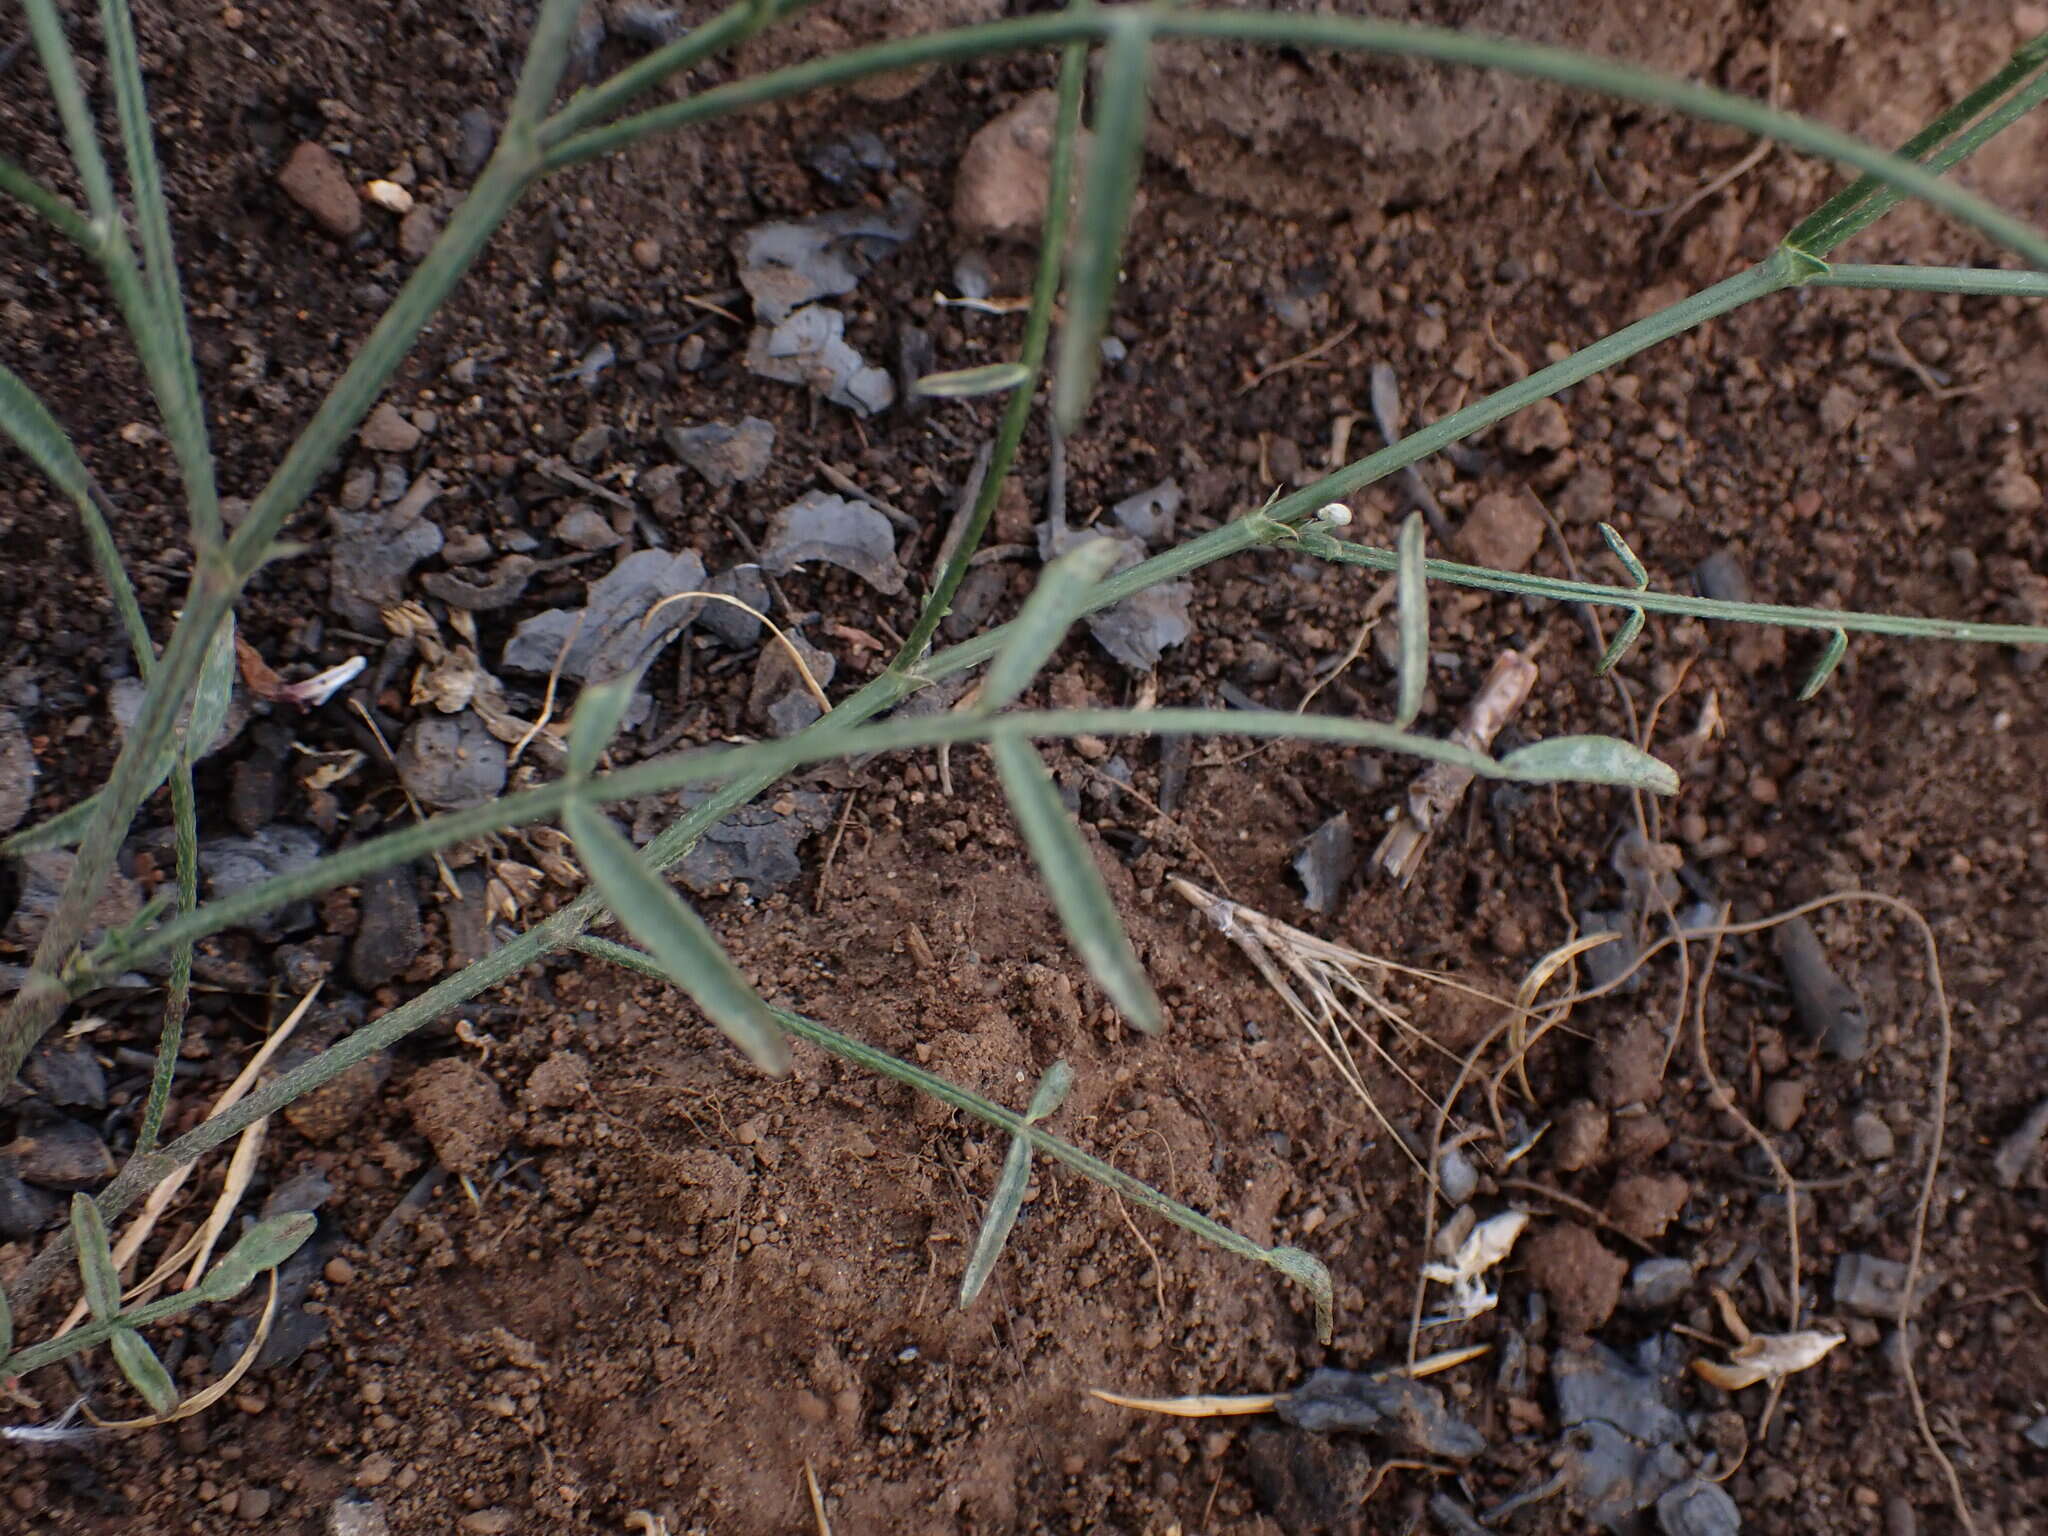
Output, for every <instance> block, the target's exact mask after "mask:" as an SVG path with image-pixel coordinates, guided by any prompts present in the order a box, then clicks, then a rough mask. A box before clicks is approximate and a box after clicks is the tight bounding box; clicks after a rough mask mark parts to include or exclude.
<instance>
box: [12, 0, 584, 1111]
mask: <svg viewBox="0 0 2048 1536" xmlns="http://www.w3.org/2000/svg"><path fill="white" fill-rule="evenodd" d="M35 3H40V4H42V5H45V6H47V4H48V0H35ZM576 9H577V4H576V0H547V4H546V7H545V8H544V9H543V11H542V13H541V19H540V21H539V22H538V23H536V25H535V28H534V34H533V40H532V43H531V45H530V46H529V49H528V53H527V62H526V67H525V69H524V70H523V71H522V73H521V81H520V86H519V90H518V92H517V95H516V98H515V111H514V113H513V115H512V117H511V118H509V119H508V121H507V123H506V127H505V131H504V133H503V134H502V135H501V136H500V139H499V143H498V149H497V152H496V153H495V154H494V155H493V156H492V157H491V161H490V163H489V165H487V166H486V167H485V169H484V173H483V175H482V176H480V177H479V178H478V179H477V182H476V185H475V186H473V187H472V188H471V189H470V192H469V195H468V196H467V197H466V198H464V199H463V201H462V204H461V206H460V207H458V208H457V209H456V211H455V215H454V217H453V218H451V219H450V220H449V222H448V227H447V229H446V230H445V231H444V232H443V234H442V236H441V238H440V240H439V241H437V242H436V243H435V246H434V249H433V251H432V252H430V253H429V255H428V257H427V259H426V260H425V261H423V262H421V263H420V265H419V267H418V268H416V269H415V270H414V272H413V275H412V277H411V278H410V279H408V280H407V282H406V284H405V286H404V287H403V288H401V289H400V290H399V292H398V295H397V297H396V298H395V299H394V300H393V301H392V304H391V307H390V308H389V309H388V310H386V311H385V312H384V315H383V317H382V318H381V319H380V320H379V321H378V322H377V324H376V326H375V327H374V328H373V329H372V330H371V332H370V335H369V337H368V338H367V339H366V340H365V342H364V343H363V347H362V350H361V351H360V352H358V353H357V355H356V358H355V360H354V361H353V362H352V363H351V364H350V365H349V367H348V369H347V371H346V372H345V373H343V375H342V377H341V379H340V381H339V382H338V383H337V384H336V385H335V387H334V389H333V390H332V391H331V392H330V393H329V394H328V396H327V397H326V399H325V400H323V401H322V402H321V404H320V407H319V409H318V410H317V411H316V412H315V413H314V416H313V419H312V421H311V422H309V423H308V424H307V426H306V428H305V430H304V431H302V432H301V433H300V434H299V436H298V438H297V440H296V441H294V442H293V444H292V446H291V448H290V449H289V450H288V451H287V452H286V454H285V457H284V462H283V463H281V464H280V465H279V466H278V469H277V472H276V473H275V474H274V475H272V476H271V479H270V482H269V483H268V484H267V485H266V486H264V488H263V490H262V492H261V493H259V495H258V496H257V498H256V500H255V502H254V503H253V504H252V505H251V507H250V509H249V513H248V515H247V516H246V517H245V518H244V519H243V521H242V523H241V526H240V527H239V528H237V530H236V531H235V535H234V537H233V538H232V539H230V540H229V542H228V544H227V545H226V547H225V549H221V550H217V551H214V552H213V553H211V554H210V555H202V556H201V557H200V558H199V559H198V560H197V561H196V562H195V569H194V575H193V583H192V591H191V594H190V595H189V597H188V600H187V602H186V607H185V616H184V617H183V618H182V619H181V620H180V621H179V622H178V624H177V626H176V628H175V629H174V630H173V631H172V633H171V638H170V642H169V643H168V644H167V645H166V646H165V648H164V655H163V660H162V662H161V664H160V675H159V676H158V677H157V678H156V679H154V680H153V681H152V683H151V685H150V688H149V691H148V692H147V693H146V694H145V695H144V697H143V703H142V710H141V713H140V715H139V717H138V718H137V720H136V722H135V724H134V726H133V727H132V728H131V729H130V730H129V732H128V736H127V739H126V741H124V742H123V744H122V747H121V751H120V753H119V755H118V756H117V757H116V758H115V760H114V768H113V772H112V774H111V775H110V777H109V778H108V781H107V787H106V789H105V791H104V792H103V794H102V798H101V800H100V803H99V805H98V806H97V808H96V809H95V811H94V814H93V818H92V821H91V823H90V825H89V826H88V827H87V829H86V832H85V835H84V837H83V838H82V839H81V840H80V843H79V848H78V857H77V862H76V863H75V864H74V865H73V867H72V872H71V876H70V878H69V879H68V880H67V881H66V882H65V886H64V891H63V894H62V895H61V896H60V897H59V898H58V903H57V907H56V910H55V911H54V912H53V913H52V914H51V918H50V922H49V925H48V927H47V928H46V929H45V930H44V933H43V937H42V941H41V942H40V943H39V944H38V945H37V947H36V954H35V960H34V964H33V966H32V968H31V973H30V976H29V978H28V980H27V982H25V983H24V984H23V986H22V989H21V991H20V992H19V993H18V994H17V995H16V997H15V999H14V1001H13V1003H12V1004H10V1005H9V1007H8V1009H7V1011H6V1013H5V1015H4V1016H0V1082H5V1081H6V1080H7V1079H9V1078H11V1077H12V1076H13V1075H14V1074H15V1073H16V1072H17V1071H19V1070H20V1068H21V1063H22V1062H23V1061H24V1060H26V1059H27V1057H28V1053H29V1052H30V1051H31V1050H33V1049H34V1048H35V1045H36V1042H37V1041H38V1040H40V1039H41V1038H42V1037H43V1035H44V1034H45V1033H46V1032H47V1031H48V1029H49V1027H50V1025H51V1024H52V1023H54V1022H55V1020H56V1018H57V1015H58V1013H59V1012H60V1011H61V1010H62V1008H63V1005H64V1000H65V996H66V989H65V988H64V986H63V985H62V983H61V982H59V981H58V979H57V972H58V971H59V970H60V969H61V967H62V966H63V964H64V963H65V960H66V958H67V957H68V956H69V955H70V953H71V951H72V950H73V949H74V948H75V947H76V946H77V944H78V941H79V939H80V938H81V937H83V936H84V933H85V930H86V927H87V925H88V923H89V922H90V920H91V913H92V908H93V904H94V902H95V901H97V899H98V896H99V892H100V889H101V888H102V887H103V886H104V885H105V883H106V879H107V875H108V874H109V872H110V871H111V870H112V868H113V861H114V855H115V852H116V851H117V849H118V847H119V843H120V838H121V835H122V833H123V832H124V831H125V830H126V828H127V826H128V824H129V823H130V822H131V821H132V820H133V819H134V816H135V811H136V809H137V807H138V806H139V805H140V803H141V801H142V797H143V796H144V795H145V794H146V793H148V792H149V789H150V787H151V784H150V782H149V779H150V771H151V765H152V763H154V762H156V761H158V760H160V757H161V754H162V750H163V747H164V744H165V743H166V742H167V741H168V740H169V739H170V736H171V733H172V731H173V730H175V729H176V727H177V719H178V712H179V710H180V708H181V707H182V705H183V702H184V700H185V699H186V698H187V697H188V696H189V695H190V693H191V690H192V687H193V684H194V683H195V682H196V681H197V679H198V676H199V669H200V667H201V665H202V664H203V663H204V661H205V658H206V650H207V646H208V644H209V643H210V641H211V639H212V636H213V633H214V631H215V630H216V629H218V628H219V626H220V624H221V622H222V620H223V619H225V618H226V617H227V614H228V611H229V609H230V608H231V607H232V606H233V603H234V600H235V597H236V595H237V594H238V593H239V592H240V591H241V588H242V585H243V583H244V582H246V581H247V580H248V578H249V576H250V575H252V574H253V573H254V572H255V570H256V569H257V567H258V566H260V565H261V564H262V563H263V561H264V560H265V559H266V558H267V557H268V556H269V554H270V551H271V544H272V541H273V540H274V539H275V537H276V535H277V532H278V530H279V528H281V527H282V526H283V523H284V520H285V518H286V517H288V516H290V515H291V513H293V512H294V511H296V510H297V509H298V508H299V506H300V505H301V504H303V502H304V501H305V499H306V497H307V496H308V495H309V494H310V493H311V492H312V489H313V485H314V483H315V481H316V480H317V479H318V477H319V476H320V474H321V473H322V472H323V471H324V470H325V469H326V467H327V465H328V463H329V462H330V461H331V460H332V459H333V457H334V455H335V453H336V452H337V451H338V450H339V449H340V447H341V444H342V441H343V440H344V439H345V438H346V437H347V435H348V434H349V432H351V431H352V430H354V428H355V427H356V426H357V425H358V424H359V423H360V422H361V421H362V419H363V417H365V416H366V415H368V414H369V410H370V407H371V406H372V405H374V404H375V403H376V400H377V396H378V395H379V394H380V393H382V391H383V388H384V385H385V383H386V382H387V381H388V380H389V379H390V377H391V375H392V373H393V372H395V371H396V369H397V367H398V365H399V363H400V362H401V361H402V360H403V358H404V357H405V354H406V352H407V351H409V350H410V349H411V347H412V344H413V342H414V341H415V340H416V339H417V338H418V336H419V333H420V332H421V331H422V330H423V329H425V327H426V325H427V323H428V322H429V321H430V320H432V319H433V317H434V314H435V312H436V311H437V310H438V309H439V308H440V306H441V305H442V303H444V302H445V301H446V299H447V297H448V295H449V293H450V292H451V291H452V290H453V289H454V287H455V284H456V283H457V282H458V281H460V279H461V277H462V274H463V273H464V272H466V271H467V270H468V269H469V266H470V264H471V263H472V262H474V261H475V259H476V257H477V254H478V253H479V252H480V251H481V250H482V249H483V247H484V244H485V242H486V241H488V240H489V239H490V237H491V235H492V234H493V233H494V232H495V231H496V229H497V227H498V225H499V224H501V223H502V222H503V221H504V219H505V216H506V214H507V213H509V212H510V211H511V208H512V205H513V204H514V203H515V202H516V201H517V200H518V197H519V194H520V193H521V192H522V191H523V190H524V189H525V187H526V184H527V183H528V182H529V181H530V180H531V179H532V178H533V176H534V175H535V174H537V172H538V170H539V165H540V152H539V149H538V147H537V145H536V144H535V133H536V129H537V124H538V121H539V118H538V113H539V112H540V111H544V110H545V106H546V103H547V101H548V100H549V99H550V98H551V97H552V96H553V93H554V88H555V85H556V84H557V83H558V82H559V80H560V77H561V70H562V68H563V65H564V63H565V61H566V58H567V52H568V48H567V38H568V31H569V28H570V27H571V26H573V24H574V21H575V14H576ZM536 103H537V105H536ZM522 114H524V115H522ZM122 248H123V249H124V250H125V249H126V246H125V242H123V246H122ZM128 267H129V269H130V270H132V268H133V261H132V255H131V259H130V261H129V263H128ZM110 270H112V269H110Z"/></svg>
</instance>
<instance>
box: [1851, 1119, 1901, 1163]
mask: <svg viewBox="0 0 2048 1536" xmlns="http://www.w3.org/2000/svg"><path fill="white" fill-rule="evenodd" d="M1849 1140H1850V1142H1851V1144H1853V1145H1854V1146H1855V1148H1856V1155H1857V1156H1858V1157H1860V1158H1862V1159H1863V1160H1864V1161H1865V1162H1867V1163H1881V1162H1883V1161H1884V1160H1885V1159H1886V1158H1888V1157H1890V1156H1891V1155H1892V1154H1893V1153H1894V1152H1896V1151H1897V1150H1898V1141H1897V1139H1896V1138H1895V1137H1894V1136H1893V1135H1892V1128H1891V1127H1890V1126H1888V1125H1886V1124H1885V1123H1884V1116H1882V1115H1880V1114H1878V1113H1877V1112H1876V1111H1874V1110H1869V1109H1860V1110H1858V1111H1857V1112H1856V1118H1855V1119H1853V1120H1851V1121H1850V1122H1849Z"/></svg>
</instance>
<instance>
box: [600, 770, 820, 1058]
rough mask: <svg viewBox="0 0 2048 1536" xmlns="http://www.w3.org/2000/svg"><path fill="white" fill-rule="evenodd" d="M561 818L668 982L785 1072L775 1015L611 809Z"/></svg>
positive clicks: (747, 1048)
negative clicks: (646, 859) (643, 855)
mask: <svg viewBox="0 0 2048 1536" xmlns="http://www.w3.org/2000/svg"><path fill="white" fill-rule="evenodd" d="M562 821H563V824H564V825H565V826H566V827H567V828H568V830H569V836H570V838H571V840H573V841H574V842H575V844H576V856H577V857H578V858H579V859H581V860H582V861H583V867H584V868H585V869H586V870H588V871H589V872H590V879H591V883H592V884H593V885H595V886H596V887H597V890H598V894H599V895H601V896H602V897H603V898H604V901H605V905H607V906H609V907H610V908H611V909H612V911H613V912H615V913H616V914H617V915H618V919H619V921H620V922H621V923H623V924H624V925H625V928H626V931H627V932H628V933H630V934H632V935H633V937H634V938H636V939H638V940H639V941H640V942H641V943H642V944H644V945H646V946H647V949H648V952H649V953H650V954H652V955H653V956H654V958H655V959H656V960H658V961H659V962H660V963H661V968H662V970H663V971H665V972H667V974H668V977H669V979H670V980H671V981H673V982H674V983H675V984H676V985H677V986H679V987H681V988H682V989H683V990H684V991H685V992H687V993H689V994H690V996H691V998H692V999H693V1000H694V1001H695V1002H696V1004H697V1006H698V1007H699V1008H702V1009H703V1010H704V1013H705V1016H706V1017H707V1018H709V1019H710V1020H711V1022H712V1023H713V1024H715V1025H717V1026H718V1027H719V1029H721V1030H723V1031H724V1032H725V1035H726V1037H727V1038H728V1039H730V1040H731V1041H732V1043H733V1044H734V1045H737V1046H738V1047H739V1048H740V1049H741V1050H742V1051H744V1052H746V1054H747V1056H748V1058H749V1059H750V1060H751V1061H752V1062H753V1063H754V1064H755V1065H756V1066H758V1067H759V1068H761V1070H762V1071H764V1072H774V1073H780V1072H783V1071H786V1070H787V1069H788V1067H789V1042H788V1040H786V1039H785V1038H784V1037H783V1033H782V1028H781V1026H780V1025H778V1024H777V1023H776V1022H775V1014H774V1011H773V1010H772V1009H770V1008H769V1006H768V1004H767V1003H766V1001H764V1000H763V999H762V997H761V994H760V993H758V992H756V991H755V990H754V988H753V986H752V984H751V983H749V982H748V980H747V978H746V977H745V976H743V975H741V974H740V968H739V967H738V966H737V965H735V964H733V961H732V957H731V956H729V955H728V954H726V952H725V950H724V948H723V946H721V945H720V944H719V942H718V940H717V938H716V937H715V936H714V935H713V934H712V932H711V929H710V927H709V925H707V924H706V923H705V921H704V919H703V918H701V917H699V916H698V915H697V914H696V913H695V912H693V911H691V910H690V908H689V906H688V905H687V904H686V903H685V902H684V901H683V899H682V897H680V896H678V895H677V894H676V893H675V889H674V888H673V887H672V886H670V885H669V883H668V882H667V881H666V880H664V879H662V878H661V876H660V875H658V874H656V873H655V872H654V871H653V870H651V869H649V868H648V867H647V865H646V864H645V863H644V862H643V861H642V860H641V857H640V854H639V852H638V850H636V849H635V848H634V847H633V845H632V844H631V843H629V842H628V841H626V835H625V834H624V833H623V832H621V831H620V830H619V829H618V828H617V827H616V826H614V825H613V824H612V822H611V819H610V818H609V817H607V816H606V815H605V814H604V812H602V811H600V810H598V809H597V808H596V807H595V806H592V805H590V804H588V803H587V802H585V801H582V800H573V799H572V800H571V801H570V802H569V803H568V804H567V805H566V806H564V807H563V808H562Z"/></svg>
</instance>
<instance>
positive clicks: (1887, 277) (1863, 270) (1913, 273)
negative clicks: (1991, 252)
mask: <svg viewBox="0 0 2048 1536" xmlns="http://www.w3.org/2000/svg"><path fill="white" fill-rule="evenodd" d="M1806 282H1807V285H1808V286H1809V287H1814V288H1889V289H1891V290H1893V291H1894V292H1897V293H1961V294H1977V295H1987V296H1990V297H1992V298H2012V299H2048V273H2042V272H2008V271H2005V270H2003V269H2002V268H1998V267H1869V266H1852V265H1846V264H1842V265H1837V264H1834V263H1830V264H1829V266H1828V269H1827V271H1825V272H1822V273H1817V274H1816V275H1814V276H1813V277H1809V278H1808V279H1806Z"/></svg>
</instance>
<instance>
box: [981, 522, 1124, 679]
mask: <svg viewBox="0 0 2048 1536" xmlns="http://www.w3.org/2000/svg"><path fill="white" fill-rule="evenodd" d="M1122 553H1123V546H1122V545H1121V544H1119V543H1118V542H1117V541H1116V540H1115V539H1089V540H1088V541H1087V542H1086V543H1083V544H1078V545H1076V546H1075V547H1074V548H1072V549H1070V550H1068V551H1067V552H1066V553H1065V554H1063V555H1061V556H1060V557H1059V558H1058V559H1057V560H1055V561H1053V563H1052V564H1051V565H1048V566H1047V567H1046V568H1045V572H1044V574H1043V575H1041V576H1040V577H1039V578H1038V585H1037V586H1035V587H1033V588H1032V589H1031V595H1030V596H1029V597H1027V598H1025V599H1024V606H1023V607H1022V608H1021V609H1019V610H1018V613H1017V618H1016V622H1014V623H1013V624H1011V625H1010V632H1009V637H1008V638H1007V639H1006V640H1004V642H1003V647H1002V649H1001V650H999V651H997V652H996V658H995V660H994V661H993V662H991V663H990V664H989V669H988V676H987V677H985V678H984V679H983V680H982V684H981V708H982V709H983V710H984V711H986V712H989V713H993V712H994V711H996V710H999V709H1001V708H1003V707H1004V706H1005V705H1007V704H1010V703H1013V702H1014V701H1015V700H1016V699H1017V697H1018V696H1019V695H1020V694H1022V693H1023V692H1024V690H1025V689H1026V688H1028V687H1030V686H1031V679H1032V678H1034V677H1036V676H1037V675H1038V669H1039V668H1040V667H1043V666H1044V665H1045V664H1046V662H1047V661H1049V660H1050V659H1051V658H1052V653H1053V652H1054V651H1056V650H1058V649H1059V647H1060V642H1061V641H1062V640H1064V639H1065V638H1066V635H1067V631H1068V630H1069V629H1071V628H1072V627H1073V624H1074V620H1076V619H1078V618H1079V617H1080V616H1081V615H1082V614H1083V613H1084V612H1086V611H1087V608H1088V603H1089V599H1090V597H1091V596H1092V595H1093V593H1094V591H1095V588H1096V586H1097V584H1098V583H1099V582H1100V581H1101V580H1102V578H1103V577H1104V576H1106V575H1108V574H1109V568H1110V567H1111V566H1112V565H1114V564H1115V563H1116V560H1117V557H1118V556H1119V555H1121V554H1122Z"/></svg>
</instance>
